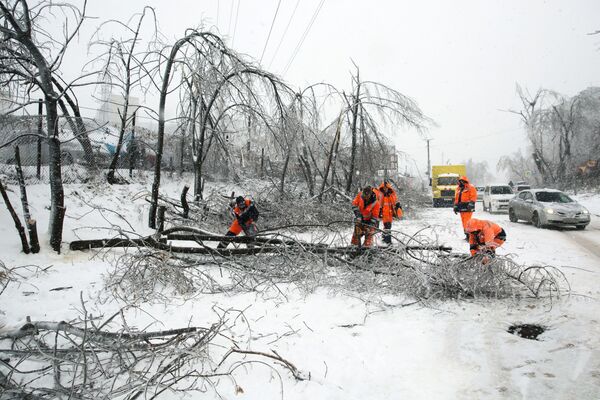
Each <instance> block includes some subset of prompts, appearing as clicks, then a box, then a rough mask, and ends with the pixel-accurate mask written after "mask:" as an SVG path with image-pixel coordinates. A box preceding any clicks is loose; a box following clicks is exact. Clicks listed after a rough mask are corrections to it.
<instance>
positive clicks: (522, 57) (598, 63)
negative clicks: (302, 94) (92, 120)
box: [80, 0, 600, 173]
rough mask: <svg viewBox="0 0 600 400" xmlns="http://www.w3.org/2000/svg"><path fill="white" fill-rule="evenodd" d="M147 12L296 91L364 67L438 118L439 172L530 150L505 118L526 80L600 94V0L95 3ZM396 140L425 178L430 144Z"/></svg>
mask: <svg viewBox="0 0 600 400" xmlns="http://www.w3.org/2000/svg"><path fill="white" fill-rule="evenodd" d="M278 4H279V9H278ZM144 5H150V6H152V7H154V8H155V10H156V14H157V16H158V21H159V26H160V30H161V32H162V33H163V34H164V35H165V36H167V37H169V38H173V39H175V38H178V37H181V36H182V35H183V33H184V30H185V28H188V27H198V26H199V25H201V24H203V25H204V26H216V27H217V28H218V30H219V32H220V33H221V34H222V35H224V36H226V37H227V38H228V41H229V44H230V45H232V46H233V48H235V49H236V50H237V51H239V52H242V53H245V54H247V55H248V56H249V57H252V58H254V59H256V60H259V59H260V58H261V56H262V65H263V67H265V68H267V69H269V70H270V71H272V72H274V73H276V74H279V75H281V76H282V77H283V78H284V80H285V81H287V82H288V83H289V84H291V85H292V86H293V87H304V86H306V85H308V84H311V83H316V82H321V81H325V82H328V83H332V84H333V85H335V86H337V87H339V88H345V89H347V88H350V72H351V71H352V70H353V65H352V61H351V60H354V62H355V63H356V64H357V65H358V66H359V67H360V69H361V77H362V78H363V79H365V80H374V81H379V82H382V83H385V84H387V85H389V86H391V87H393V88H395V89H397V90H399V91H400V92H402V93H403V94H405V95H407V96H410V97H412V98H413V99H414V100H416V101H417V102H418V104H419V105H420V106H421V108H422V110H423V111H424V112H425V113H426V114H427V115H428V116H430V117H431V118H433V119H434V120H435V121H436V122H437V124H438V126H437V127H434V128H432V129H431V130H430V132H429V136H430V137H431V138H432V139H433V140H432V142H431V146H432V147H431V157H432V163H433V164H437V163H442V162H445V161H450V162H453V163H456V162H462V161H464V160H466V159H467V158H473V159H475V160H487V161H488V162H489V163H490V166H491V169H492V172H494V171H495V165H496V163H497V161H498V158H499V157H500V156H502V155H504V154H508V153H512V152H514V151H517V150H518V149H522V150H525V145H526V142H525V139H524V132H523V129H522V127H521V125H520V122H519V120H518V118H517V117H516V116H515V115H513V114H510V113H508V112H506V111H505V110H508V109H516V108H518V107H519V102H518V98H517V96H516V93H515V85H516V84H517V83H519V84H520V85H521V86H523V87H524V88H528V89H530V90H531V91H535V90H536V89H537V88H539V87H544V88H548V89H553V90H556V91H558V92H560V93H563V94H566V95H569V96H572V95H574V94H576V93H578V92H579V91H581V90H583V89H585V88H586V87H588V86H593V85H596V86H600V35H596V36H592V35H589V33H590V32H594V31H596V30H600V18H599V17H600V1H598V0H589V1H564V0H560V1H559V0H549V1H541V0H535V1H534V0H527V1H523V0H510V1H508V0H502V1H500V0H498V1H483V0H472V1H457V0H454V1H447V0H437V1H408V0H389V1H387V0H385V1H382V0H378V1H369V2H367V1H350V0H301V1H298V0H281V2H279V0H252V1H251V0H210V1H208V0H206V1H202V0H177V1H159V0H156V1H144V0H127V1H125V0H119V1H115V0H102V1H101V0H90V1H89V5H88V15H90V16H94V17H98V18H99V20H105V19H108V18H117V19H126V18H127V17H128V16H130V15H132V14H133V13H134V12H139V11H140V10H141V8H142V7H143V6H144ZM277 9H278V10H277ZM276 10H277V15H276V18H275V22H274V25H273V28H272V31H271V34H270V37H269V40H268V42H267V37H268V36H269V30H270V28H271V24H272V21H273V20H274V16H275V13H276ZM294 10H295V11H294ZM317 10H318V12H317ZM315 16H316V18H314V22H313V24H312V25H310V22H311V20H312V19H313V17H315ZM97 21H98V20H91V21H89V22H88V23H87V25H88V26H89V27H95V26H96V25H97V24H98V22H97ZM309 26H310V28H309ZM286 27H287V32H286V33H285V36H284V32H285V31H286ZM307 29H308V30H307ZM90 30H91V29H90ZM85 32H87V31H84V33H85ZM305 32H307V33H306V35H305V39H304V41H303V42H302V44H301V46H300V47H299V48H298V50H297V52H296V55H295V57H294V56H293V55H294V53H295V49H296V48H297V46H298V44H299V43H300V41H301V38H302V37H303V35H304V33H305ZM84 39H85V34H82V36H81V41H83V40H84ZM265 44H266V50H265ZM263 51H264V55H263ZM286 67H287V68H286ZM80 100H81V99H80ZM396 144H397V147H398V149H399V150H402V151H405V152H407V153H408V154H409V155H410V156H411V157H412V158H414V159H415V160H416V165H418V167H419V169H420V170H421V173H424V172H425V171H424V170H425V167H426V165H427V162H426V160H427V157H426V150H425V142H424V140H423V138H421V137H419V136H418V134H416V133H414V132H407V131H405V130H403V129H398V131H397V137H396Z"/></svg>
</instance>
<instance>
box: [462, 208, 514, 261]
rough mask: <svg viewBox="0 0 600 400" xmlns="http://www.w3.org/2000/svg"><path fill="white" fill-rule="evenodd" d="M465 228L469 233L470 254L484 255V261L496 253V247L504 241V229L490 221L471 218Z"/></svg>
mask: <svg viewBox="0 0 600 400" xmlns="http://www.w3.org/2000/svg"><path fill="white" fill-rule="evenodd" d="M465 230H466V231H467V234H468V235H469V250H470V251H471V255H472V256H475V255H478V254H481V255H484V256H485V257H486V258H485V260H486V262H487V261H489V258H490V257H491V258H493V257H494V256H495V255H496V249H497V248H498V247H500V246H502V244H504V242H505V241H506V232H504V229H502V227H501V226H500V225H498V224H495V223H493V222H491V221H486V220H482V219H476V218H471V219H470V220H469V222H467V227H466V229H465Z"/></svg>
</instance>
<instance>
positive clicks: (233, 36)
mask: <svg viewBox="0 0 600 400" xmlns="http://www.w3.org/2000/svg"><path fill="white" fill-rule="evenodd" d="M241 1H242V0H238V5H237V8H236V10H235V23H234V24H233V35H232V36H231V47H233V41H234V40H235V31H236V30H237V22H238V15H239V14H240V3H241Z"/></svg>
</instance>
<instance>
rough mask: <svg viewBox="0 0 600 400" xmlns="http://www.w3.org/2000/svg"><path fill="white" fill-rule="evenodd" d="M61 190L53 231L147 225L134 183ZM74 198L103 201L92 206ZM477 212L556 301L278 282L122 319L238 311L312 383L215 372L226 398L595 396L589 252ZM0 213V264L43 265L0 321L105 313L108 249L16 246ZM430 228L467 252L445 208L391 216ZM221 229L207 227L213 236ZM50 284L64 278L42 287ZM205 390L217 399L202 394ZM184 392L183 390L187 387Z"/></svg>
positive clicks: (249, 332)
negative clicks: (554, 276) (59, 222)
mask: <svg viewBox="0 0 600 400" xmlns="http://www.w3.org/2000/svg"><path fill="white" fill-rule="evenodd" d="M182 186H183V183H182V182H181V181H167V182H165V187H164V189H163V190H164V192H165V193H168V194H169V195H170V196H171V197H174V198H177V197H178V193H179V191H180V190H181V187H182ZM66 190H67V191H68V193H69V194H68V195H67V197H66V199H67V219H66V224H65V228H66V230H65V241H70V240H73V239H75V238H77V237H85V238H92V237H106V235H107V232H108V231H107V230H98V229H87V228H86V227H96V226H101V227H104V228H106V229H108V228H110V227H112V226H113V225H116V226H119V227H120V228H121V229H124V230H127V231H131V230H134V231H135V232H137V233H138V234H142V235H145V234H149V233H151V231H150V230H149V229H148V228H146V227H145V226H146V215H147V206H146V203H145V201H144V199H143V196H138V195H137V194H138V193H140V192H142V191H144V190H147V187H146V186H142V185H128V186H112V187H102V188H101V189H95V188H94V187H88V186H86V185H67V186H66ZM13 191H14V193H11V195H10V196H11V200H13V205H14V206H15V208H17V210H20V207H19V203H18V196H17V195H16V193H18V191H15V190H14V187H13ZM74 192H77V193H78V194H79V195H80V196H81V197H82V198H83V199H84V200H85V202H84V201H82V200H78V199H77V196H74V195H73V193H74ZM29 197H30V200H31V203H32V213H33V215H34V216H35V217H36V218H37V220H38V224H39V229H40V234H41V235H40V236H41V238H40V239H41V240H42V241H44V240H45V236H44V235H43V232H44V231H45V229H46V228H47V210H46V209H45V206H46V203H47V202H48V201H47V187H46V186H41V185H40V186H36V185H32V186H31V187H29ZM86 202H87V203H88V204H92V203H93V204H94V205H100V206H102V207H103V209H104V210H101V211H98V210H96V211H91V209H90V208H89V207H88V206H86V204H85V203H86ZM90 211H91V212H90ZM590 211H591V210H590ZM476 215H477V216H478V217H480V218H484V219H491V220H494V221H496V222H497V223H499V224H500V225H502V226H503V227H505V229H506V231H507V233H508V241H507V242H506V244H505V246H503V248H502V249H501V251H500V252H503V253H504V254H511V255H512V256H513V257H514V258H515V259H518V260H519V261H522V262H525V263H528V264H536V263H547V264H551V265H555V266H559V267H561V270H562V271H563V272H564V273H565V274H566V276H567V278H568V279H569V281H570V282H571V285H572V290H573V295H571V296H570V297H565V298H562V299H560V300H558V301H557V302H554V303H549V302H546V301H537V300H503V301H495V300H478V301H460V302H437V303H434V304H429V305H428V306H427V307H425V306H423V305H413V306H406V307H403V306H402V304H403V303H409V302H411V299H405V298H403V297H402V296H389V298H386V299H385V300H386V302H387V303H388V304H389V306H387V307H382V306H381V305H374V304H370V303H365V302H363V301H361V300H360V299H359V298H357V296H355V295H354V294H352V293H347V294H341V293H330V292H329V291H327V290H324V289H319V290H317V291H315V292H314V293H310V294H304V293H301V292H299V291H298V290H295V289H294V288H293V287H291V286H290V285H287V286H281V287H280V290H282V291H283V292H284V293H285V296H286V298H282V297H281V296H275V295H274V296H273V297H271V298H268V297H265V296H260V295H258V294H256V293H245V294H237V295H228V294H219V295H198V296H196V297H194V298H193V299H191V300H188V301H183V300H182V299H179V298H177V297H173V298H172V300H171V301H168V302H163V303H159V304H148V303H142V304H139V305H138V306H137V308H133V309H130V310H128V311H127V317H128V318H129V321H130V322H131V323H133V324H135V326H138V327H139V328H143V327H146V326H148V325H152V326H153V327H154V328H157V329H158V328H174V327H181V326H187V325H201V326H205V325H210V324H211V323H212V322H214V320H215V315H216V314H215V309H223V310H228V309H236V310H244V317H245V319H246V320H247V322H248V324H247V326H246V325H243V326H239V327H238V329H239V331H236V334H238V335H239V337H237V340H239V343H240V344H241V345H243V346H246V345H249V346H251V347H252V348H253V349H255V350H269V349H274V350H276V351H277V352H278V353H279V354H281V355H282V356H284V357H285V358H286V359H288V360H291V361H292V362H293V363H294V364H295V365H296V366H297V367H298V368H299V369H301V370H302V371H307V372H310V374H311V380H309V381H302V382H296V381H294V380H293V378H292V377H291V376H290V375H289V373H287V372H286V371H285V370H278V372H275V371H274V370H272V369H270V368H267V367H265V366H263V365H259V364H256V365H248V366H246V367H245V369H243V370H242V369H240V370H239V371H238V372H236V374H235V378H236V381H237V385H239V387H241V388H243V390H244V392H243V393H238V394H236V393H235V391H234V388H233V386H232V385H230V384H229V383H228V382H225V381H223V382H222V385H221V386H220V387H219V392H220V395H221V396H223V397H224V398H240V399H270V398H278V397H279V396H280V392H281V390H282V389H281V388H283V394H284V396H283V397H284V398H286V399H306V398H316V399H359V398H369V399H389V398H411V399H432V398H435V399H456V398H460V399H479V398H498V399H512V398H558V399H571V398H580V399H595V398H599V397H600V350H599V349H600V319H599V318H598V315H600V306H599V304H600V303H599V302H598V299H599V298H600V287H598V284H597V282H598V281H599V277H600V259H598V258H597V257H595V256H594V255H593V254H590V253H589V252H586V250H585V249H584V248H582V247H580V246H578V245H577V244H576V243H574V242H573V241H572V240H569V239H568V238H567V237H566V236H565V234H564V233H563V232H561V231H555V230H538V229H536V228H534V227H533V226H531V225H526V224H523V223H516V224H513V223H510V222H509V221H508V217H507V216H506V215H502V214H495V215H490V214H488V213H482V212H479V211H478V213H477V214H476ZM0 218H1V225H0V232H1V234H2V237H3V238H4V240H3V241H2V242H1V243H0V251H1V254H2V256H1V257H0V260H2V261H3V262H4V263H5V264H6V265H7V266H17V265H26V264H35V265H38V266H40V267H46V266H49V265H52V266H51V267H50V268H49V269H48V271H47V272H45V273H40V274H32V275H31V276H30V277H29V278H28V279H27V280H26V281H24V282H23V283H21V284H20V285H11V286H9V287H8V288H7V290H6V291H5V293H3V294H2V305H1V306H0V307H1V311H2V312H3V313H4V314H5V315H3V316H2V318H3V319H4V320H5V323H6V324H7V325H8V326H19V325H20V324H22V323H23V321H24V318H25V317H26V316H30V317H31V318H32V319H34V320H35V319H38V320H40V319H41V320H54V321H59V320H67V321H68V320H73V319H75V318H77V317H78V316H80V310H81V300H80V293H81V297H82V298H83V299H84V300H85V301H86V302H87V304H86V307H87V308H88V310H89V312H91V313H93V314H94V315H97V316H100V315H103V316H108V315H110V314H112V313H114V312H115V311H117V310H118V309H119V308H121V307H122V306H123V303H122V302H119V301H117V300H114V299H111V297H110V294H109V293H107V291H106V290H105V288H104V281H103V277H104V275H105V274H107V272H109V271H110V270H111V267H110V265H109V261H110V259H111V257H114V256H118V254H120V251H111V252H108V253H105V254H106V257H105V258H101V257H98V256H94V255H93V253H90V252H72V251H69V250H68V247H67V245H66V244H65V245H63V249H65V250H64V252H63V254H61V255H57V254H54V253H52V252H50V251H49V250H47V249H44V250H42V252H41V253H40V254H38V255H23V254H20V253H19V248H20V246H19V241H18V238H17V236H16V234H15V232H14V227H13V225H12V222H11V221H10V220H9V218H10V217H9V216H8V215H7V213H6V212H2V213H1V214H0ZM124 220H127V222H128V223H126V222H124ZM432 225H433V226H434V227H435V232H436V233H437V234H438V235H439V241H440V242H441V243H446V244H449V245H451V246H453V247H454V248H455V249H456V250H462V251H464V252H466V251H467V248H468V246H467V245H466V243H465V242H464V240H462V239H461V234H460V231H461V229H460V221H459V218H458V217H457V216H455V215H454V214H453V213H452V211H451V209H426V210H423V211H422V212H421V213H420V218H419V219H415V220H405V221H402V222H400V223H397V224H396V226H395V228H397V229H400V230H402V231H406V232H407V233H412V232H416V231H418V230H420V229H423V228H426V227H427V226H432ZM224 229H225V227H221V226H215V227H214V231H215V232H222V231H223V230H224ZM580 233H582V234H587V233H590V232H580ZM599 245H600V243H599ZM58 287H71V288H70V289H65V290H59V291H56V290H55V291H51V289H53V288H58ZM393 305H396V306H393ZM513 323H537V324H541V325H544V326H546V327H547V328H548V329H547V330H546V332H544V333H543V334H542V335H541V337H540V340H539V341H531V340H526V339H522V338H519V337H517V336H515V335H511V334H509V333H508V332H506V330H507V329H508V327H509V326H510V325H511V324H513ZM278 374H279V375H280V376H281V385H282V386H281V387H280V384H279V380H280V378H279V377H278ZM209 394H210V395H211V396H213V397H214V398H218V396H217V395H216V394H215V393H214V392H213V393H211V392H209ZM190 396H191V397H189V396H188V397H187V398H193V396H194V395H190ZM164 398H174V399H175V398H185V396H183V397H182V395H181V394H172V395H170V396H165V397H164Z"/></svg>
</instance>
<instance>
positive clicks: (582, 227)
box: [576, 225, 587, 231]
mask: <svg viewBox="0 0 600 400" xmlns="http://www.w3.org/2000/svg"><path fill="white" fill-rule="evenodd" d="M586 226H587V225H577V226H576V228H577V230H578V231H582V230H584V229H585V227H586Z"/></svg>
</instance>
